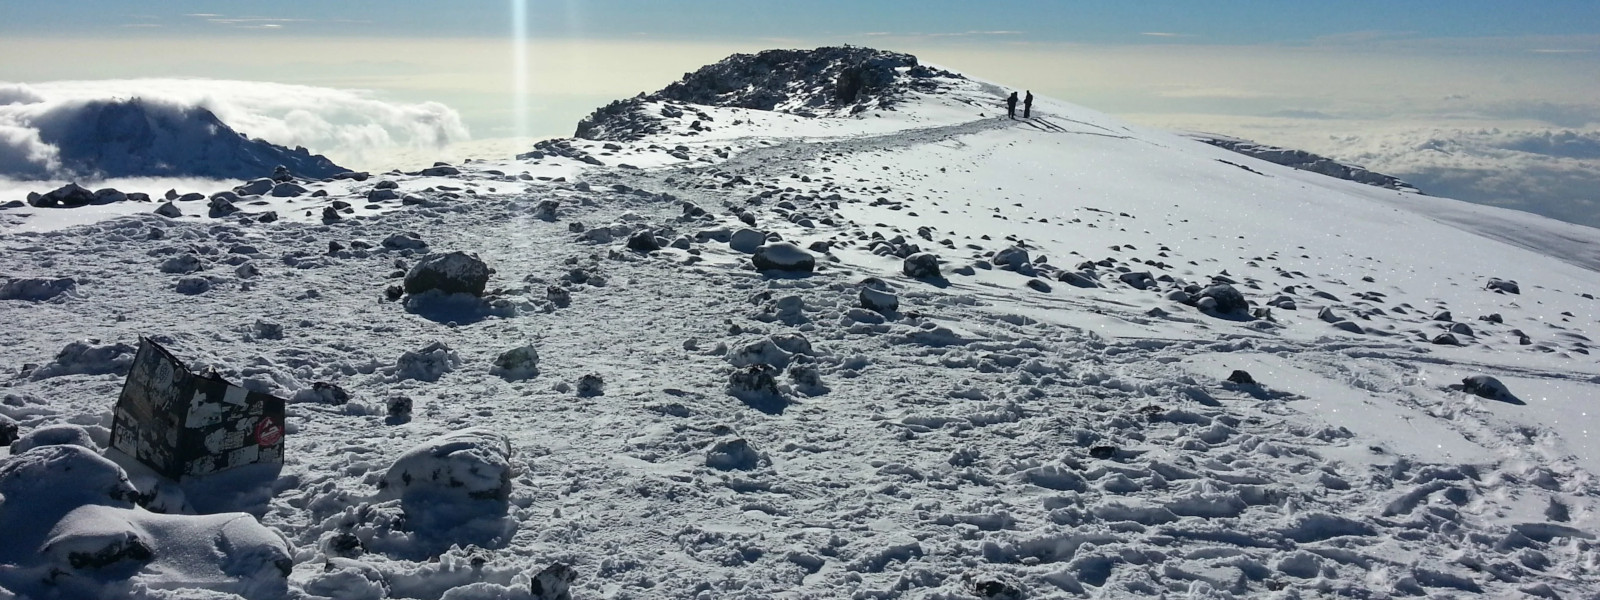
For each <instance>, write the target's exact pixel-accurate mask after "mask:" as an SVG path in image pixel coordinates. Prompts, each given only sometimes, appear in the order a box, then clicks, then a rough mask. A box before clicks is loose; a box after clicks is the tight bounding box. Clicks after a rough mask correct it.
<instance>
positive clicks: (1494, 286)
mask: <svg viewBox="0 0 1600 600" xmlns="http://www.w3.org/2000/svg"><path fill="white" fill-rule="evenodd" d="M1483 287H1484V289H1487V290H1489V291H1492V292H1500V293H1502V294H1521V293H1522V288H1521V287H1519V286H1517V282H1515V281H1507V280H1505V279H1500V278H1497V277H1490V278H1489V283H1487V284H1485V285H1484V286H1483Z"/></svg>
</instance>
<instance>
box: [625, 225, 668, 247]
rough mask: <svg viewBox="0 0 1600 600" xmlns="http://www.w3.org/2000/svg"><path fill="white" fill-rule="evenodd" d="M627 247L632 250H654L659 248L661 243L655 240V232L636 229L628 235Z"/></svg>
mask: <svg viewBox="0 0 1600 600" xmlns="http://www.w3.org/2000/svg"><path fill="white" fill-rule="evenodd" d="M628 249H629V250H632V251H634V252H655V251H657V250H660V249H661V243H660V242H658V241H656V234H654V233H651V232H650V231H649V230H644V231H636V232H634V233H633V235H630V236H628Z"/></svg>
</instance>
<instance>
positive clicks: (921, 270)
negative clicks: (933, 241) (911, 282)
mask: <svg viewBox="0 0 1600 600" xmlns="http://www.w3.org/2000/svg"><path fill="white" fill-rule="evenodd" d="M900 270H901V272H903V273H905V274H906V277H911V278H913V279H932V278H936V277H938V276H939V257H938V256H934V255H933V254H930V253H927V252H918V253H916V254H913V255H911V256H907V257H906V259H905V262H903V263H901V265H900Z"/></svg>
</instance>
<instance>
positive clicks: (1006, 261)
mask: <svg viewBox="0 0 1600 600" xmlns="http://www.w3.org/2000/svg"><path fill="white" fill-rule="evenodd" d="M990 262H992V263H994V265H995V266H997V267H1001V268H1006V267H1010V268H1012V269H1019V268H1022V267H1025V266H1027V265H1028V264H1029V263H1030V261H1029V260H1028V251H1027V250H1023V249H1021V248H1018V247H1016V246H1012V247H1010V248H1005V249H1003V250H1000V251H999V252H996V253H994V257H993V258H991V259H990Z"/></svg>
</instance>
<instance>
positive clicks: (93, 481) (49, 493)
mask: <svg viewBox="0 0 1600 600" xmlns="http://www.w3.org/2000/svg"><path fill="white" fill-rule="evenodd" d="M15 450H16V449H15V448H13V449H12V451H13V453H12V455H11V456H10V457H8V458H6V459H4V460H0V498H4V501H3V502H0V531H5V532H6V534H7V535H8V536H15V537H14V538H12V539H21V538H22V535H20V534H21V532H22V531H23V530H37V529H38V528H40V527H49V526H50V524H51V523H54V522H55V521H56V520H57V519H59V518H60V517H61V516H62V515H65V514H66V513H67V512H68V511H70V510H72V509H73V508H74V507H77V506H82V505H85V504H98V505H103V506H117V507H122V508H132V507H133V505H134V501H135V500H137V499H138V497H139V490H137V489H135V488H134V487H133V483H131V482H129V481H128V474H127V473H126V472H124V471H123V470H122V467H119V466H117V464H116V463H114V462H111V461H110V460H107V459H106V458H105V457H103V456H100V455H99V454H98V453H96V452H95V451H93V450H90V449H88V448H85V447H83V446H78V445H71V444H69V445H55V446H40V447H38V448H34V449H32V450H30V451H28V452H20V453H19V452H16V451H15ZM8 548H9V549H13V550H15V549H16V548H15V547H14V546H12V544H9V543H8V544H0V559H3V558H4V557H5V555H6V554H7V549H8Z"/></svg>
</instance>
